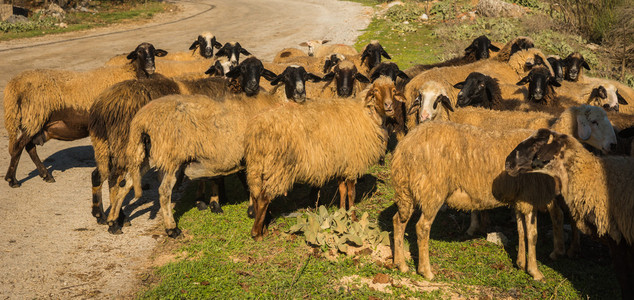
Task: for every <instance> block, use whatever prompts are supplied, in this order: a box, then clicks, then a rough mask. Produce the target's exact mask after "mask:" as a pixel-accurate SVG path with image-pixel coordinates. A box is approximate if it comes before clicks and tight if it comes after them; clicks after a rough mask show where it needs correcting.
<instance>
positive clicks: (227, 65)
mask: <svg viewBox="0 0 634 300" xmlns="http://www.w3.org/2000/svg"><path fill="white" fill-rule="evenodd" d="M233 69H235V67H233V66H231V62H230V61H229V60H226V61H222V60H216V62H214V64H213V66H211V67H209V69H208V70H207V71H205V74H208V75H209V76H218V77H222V76H224V75H225V74H227V73H229V72H230V71H231V70H233Z"/></svg>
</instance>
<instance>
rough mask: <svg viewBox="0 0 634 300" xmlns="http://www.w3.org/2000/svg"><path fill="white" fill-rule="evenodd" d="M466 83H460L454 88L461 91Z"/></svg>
mask: <svg viewBox="0 0 634 300" xmlns="http://www.w3.org/2000/svg"><path fill="white" fill-rule="evenodd" d="M464 83H465V82H464V81H463V82H458V83H456V84H454V85H453V87H454V88H457V89H460V90H461V89H462V88H463V87H464Z"/></svg>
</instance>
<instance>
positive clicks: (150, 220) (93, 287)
mask: <svg viewBox="0 0 634 300" xmlns="http://www.w3.org/2000/svg"><path fill="white" fill-rule="evenodd" d="M174 2H175V3H176V4H177V5H178V6H179V10H178V11H177V12H173V13H170V14H163V15H159V16H157V17H155V18H154V20H152V21H151V22H146V23H142V24H125V25H116V26H113V27H108V28H101V29H95V30H90V31H83V32H75V33H68V34H63V35H55V36H44V37H39V38H32V39H25V40H14V41H8V42H2V43H0V56H2V60H0V70H2V72H0V90H4V87H5V86H6V84H7V82H8V80H10V79H11V78H12V77H14V76H15V75H17V74H18V73H20V72H21V71H24V70H28V69H34V68H59V69H71V70H78V71H82V70H88V69H93V68H96V67H99V66H101V65H103V63H104V62H106V61H107V60H108V59H109V58H110V57H112V56H114V55H117V54H121V53H125V52H129V51H131V50H132V49H134V48H135V47H136V45H137V44H139V43H141V42H145V41H148V42H151V43H153V44H154V45H155V46H157V47H158V48H162V49H165V50H167V51H186V50H187V48H188V47H189V45H191V43H192V41H193V40H194V39H195V38H196V36H197V35H198V34H199V33H200V32H203V31H212V32H213V33H214V34H215V35H216V37H217V38H218V40H219V41H220V42H223V43H224V42H227V41H232V40H234V41H239V42H240V43H241V44H242V45H243V47H244V48H246V49H248V50H249V51H250V52H251V53H253V54H254V55H256V56H257V57H259V58H261V59H263V60H271V59H272V58H273V56H274V55H275V53H276V52H277V51H279V50H281V49H282V48H285V47H294V46H296V45H297V44H298V43H300V42H302V41H305V40H309V39H330V40H332V42H333V43H345V44H353V43H354V41H355V40H356V38H357V36H358V35H359V30H361V29H363V28H365V27H366V26H367V25H368V23H369V21H370V18H371V9H369V8H364V7H363V6H361V5H360V4H358V3H352V2H338V1H335V0H308V1H304V0H268V1H257V0H215V1H210V0H198V1H174ZM2 114H3V115H4V109H2ZM0 122H2V121H0ZM7 144H8V137H7V133H6V131H4V130H0V149H2V151H6V149H7ZM37 149H38V153H39V155H40V157H41V158H42V159H45V160H44V164H45V166H46V167H47V168H49V170H50V171H51V173H52V175H53V176H54V177H55V180H56V181H57V182H55V183H46V182H44V181H43V180H42V179H40V178H39V176H38V174H37V171H36V169H35V167H34V165H33V163H32V162H31V160H30V159H29V156H28V155H26V154H23V155H22V158H21V160H20V165H19V167H18V172H17V178H18V180H19V181H20V183H21V184H22V186H21V187H20V188H10V187H9V186H8V184H6V182H3V183H2V184H0V232H2V234H1V235H0V299H25V298H39V299H40V298H55V299H60V298H64V299H66V298H96V297H100V298H102V297H105V298H129V297H131V296H132V295H134V293H135V292H136V291H138V287H139V286H140V283H141V281H140V280H141V279H140V276H139V274H144V273H147V271H148V270H149V269H150V268H151V267H152V263H153V262H152V261H151V258H150V256H151V253H152V250H153V249H154V248H155V246H156V245H157V244H158V243H160V242H161V241H163V240H164V239H165V238H166V237H165V236H164V231H163V229H162V221H161V218H160V217H158V218H157V210H158V200H157V194H156V183H154V184H153V186H152V188H150V190H149V191H148V192H146V193H145V194H144V197H143V198H141V199H140V200H139V201H137V202H135V203H130V205H126V209H125V211H126V214H127V215H129V216H130V220H131V222H132V226H131V227H125V228H124V229H123V230H124V234H122V235H111V234H109V233H108V232H107V227H105V226H101V225H98V224H97V223H96V222H95V219H94V218H93V217H92V216H91V214H90V203H91V187H90V186H91V185H90V173H91V172H92V170H93V168H94V166H95V163H94V160H93V150H92V147H91V146H90V140H89V139H88V138H85V139H81V140H77V141H72V142H63V141H55V140H53V141H49V142H48V143H46V144H45V145H44V146H42V147H38V148H37ZM8 165H9V155H8V152H4V154H3V155H0V168H4V169H3V170H6V168H7V167H8ZM154 181H155V180H154ZM106 193H107V191H105V190H104V200H105V201H106V202H107V199H108V197H107V194H106ZM126 204H128V203H126ZM105 205H107V203H105ZM245 234H247V233H245Z"/></svg>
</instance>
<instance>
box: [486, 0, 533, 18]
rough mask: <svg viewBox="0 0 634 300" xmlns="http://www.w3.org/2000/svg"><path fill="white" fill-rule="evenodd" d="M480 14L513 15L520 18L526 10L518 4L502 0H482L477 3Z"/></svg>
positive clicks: (494, 15)
mask: <svg viewBox="0 0 634 300" xmlns="http://www.w3.org/2000/svg"><path fill="white" fill-rule="evenodd" d="M476 11H477V12H478V14H479V15H481V16H485V17H511V18H518V17H521V16H522V15H524V14H525V13H526V11H525V10H524V9H523V8H522V7H520V6H519V5H516V4H511V3H507V2H504V1H502V0H480V2H478V5H476Z"/></svg>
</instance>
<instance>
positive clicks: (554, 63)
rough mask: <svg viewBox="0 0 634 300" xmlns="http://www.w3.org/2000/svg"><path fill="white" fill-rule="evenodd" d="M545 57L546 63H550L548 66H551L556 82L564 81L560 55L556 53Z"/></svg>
mask: <svg viewBox="0 0 634 300" xmlns="http://www.w3.org/2000/svg"><path fill="white" fill-rule="evenodd" d="M546 59H547V60H548V63H549V64H550V66H551V67H552V68H553V72H554V74H555V80H557V82H559V83H561V82H563V81H564V67H563V61H562V59H561V57H559V56H557V55H548V57H546Z"/></svg>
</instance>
